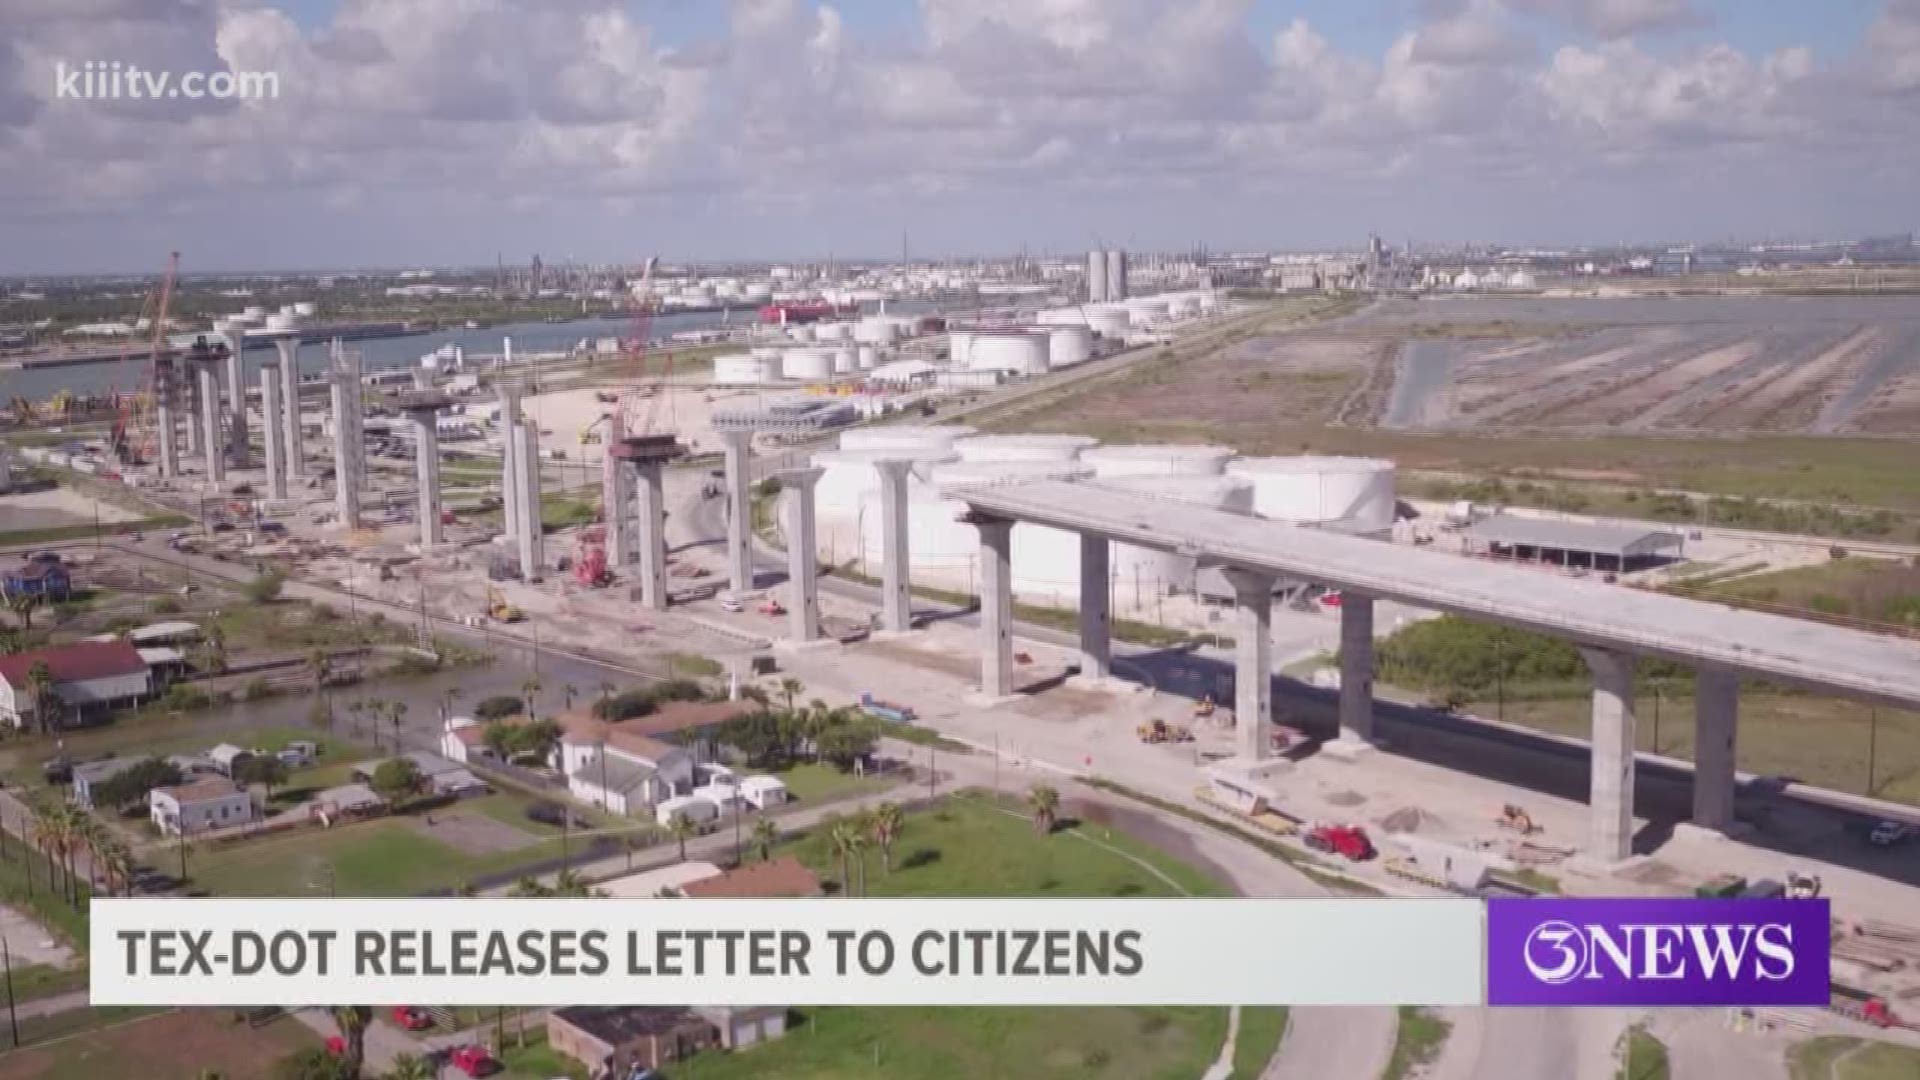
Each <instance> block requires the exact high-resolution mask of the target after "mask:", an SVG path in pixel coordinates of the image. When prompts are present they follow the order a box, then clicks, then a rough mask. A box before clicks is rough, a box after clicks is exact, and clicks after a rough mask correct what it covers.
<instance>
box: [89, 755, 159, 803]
mask: <svg viewBox="0 0 1920 1080" xmlns="http://www.w3.org/2000/svg"><path fill="white" fill-rule="evenodd" d="M143 760H145V759H143V758H139V757H112V758H107V759H106V760H104V761H83V762H81V763H80V764H78V765H75V766H74V767H73V792H72V798H73V801H74V804H75V805H77V806H82V807H85V808H86V809H88V810H92V809H93V808H94V806H93V789H94V788H95V787H97V786H98V785H100V784H104V783H106V782H107V781H109V780H111V779H113V778H114V777H116V776H119V775H120V774H121V773H123V772H126V771H127V770H128V769H131V768H133V767H134V766H135V765H138V764H140V762H141V761H143Z"/></svg>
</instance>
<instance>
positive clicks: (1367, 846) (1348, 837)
mask: <svg viewBox="0 0 1920 1080" xmlns="http://www.w3.org/2000/svg"><path fill="white" fill-rule="evenodd" d="M1305 839H1306V842H1307V846H1308V847H1310V848H1312V849H1313V850H1315V851H1324V852H1327V853H1328V854H1338V855H1343V856H1345V857H1346V858H1348V859H1351V860H1353V861H1354V862H1366V861H1367V860H1368V859H1371V858H1373V856H1374V850H1373V841H1372V840H1369V839H1367V831H1366V830H1365V829H1363V828H1361V827H1360V826H1358V825H1315V826H1314V827H1313V828H1312V829H1310V830H1308V832H1307V835H1306V837H1305Z"/></svg>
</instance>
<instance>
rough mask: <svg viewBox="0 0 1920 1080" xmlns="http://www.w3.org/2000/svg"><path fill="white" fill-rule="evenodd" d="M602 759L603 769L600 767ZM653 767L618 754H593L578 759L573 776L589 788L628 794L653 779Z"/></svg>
mask: <svg viewBox="0 0 1920 1080" xmlns="http://www.w3.org/2000/svg"><path fill="white" fill-rule="evenodd" d="M603 758H604V760H605V763H606V764H605V767H604V768H603V767H602V765H601V761H602V759H603ZM654 772H655V770H654V767H653V766H651V765H648V764H646V763H644V762H639V761H634V760H632V759H631V758H626V757H622V756H620V755H618V754H604V755H603V754H600V753H597V752H596V753H594V754H591V755H589V756H587V757H584V758H582V759H580V764H579V766H578V767H576V768H575V769H574V770H573V776H574V778H575V779H577V780H579V781H580V782H581V783H583V784H586V785H588V786H589V787H597V788H600V789H601V790H603V791H618V792H622V793H625V792H629V791H632V790H634V789H635V788H637V787H639V786H640V785H642V784H644V783H646V782H647V781H648V780H650V779H652V778H653V774H654Z"/></svg>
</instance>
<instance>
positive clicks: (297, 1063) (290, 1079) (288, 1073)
mask: <svg viewBox="0 0 1920 1080" xmlns="http://www.w3.org/2000/svg"><path fill="white" fill-rule="evenodd" d="M273 1080H353V1078H352V1074H350V1073H348V1072H347V1063H346V1062H345V1061H343V1060H341V1059H340V1058H337V1057H334V1056H333V1055H332V1054H329V1053H327V1048H326V1047H324V1046H311V1047H308V1048H307V1049H305V1050H296V1051H294V1052H293V1053H291V1054H288V1055H287V1056H286V1057H283V1058H281V1059H280V1060H279V1061H276V1062H274V1063H273Z"/></svg>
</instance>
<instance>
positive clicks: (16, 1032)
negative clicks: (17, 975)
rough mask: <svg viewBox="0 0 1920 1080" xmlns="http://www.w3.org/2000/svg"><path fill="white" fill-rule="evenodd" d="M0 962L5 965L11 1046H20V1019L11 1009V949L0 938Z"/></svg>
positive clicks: (3, 939)
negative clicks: (11, 1034) (11, 1033)
mask: <svg viewBox="0 0 1920 1080" xmlns="http://www.w3.org/2000/svg"><path fill="white" fill-rule="evenodd" d="M0 962H4V964H5V965H6V973H7V975H6V978H7V1027H8V1028H9V1029H10V1030H11V1031H12V1032H13V1045H14V1046H16V1047H18V1046H19V1045H20V1017H19V1015H18V1014H17V1013H15V1012H14V1008H13V949H12V947H11V946H9V945H8V944H7V939H6V938H4V937H0Z"/></svg>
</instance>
